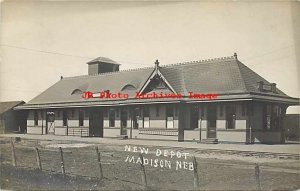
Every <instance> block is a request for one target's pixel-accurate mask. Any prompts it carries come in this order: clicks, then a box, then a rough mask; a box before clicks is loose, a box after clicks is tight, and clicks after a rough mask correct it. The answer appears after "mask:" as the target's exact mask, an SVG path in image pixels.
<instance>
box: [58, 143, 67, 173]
mask: <svg viewBox="0 0 300 191" xmlns="http://www.w3.org/2000/svg"><path fill="white" fill-rule="evenodd" d="M59 153H60V163H61V173H62V175H63V177H64V178H65V173H66V172H65V166H64V156H63V151H62V148H61V147H59Z"/></svg>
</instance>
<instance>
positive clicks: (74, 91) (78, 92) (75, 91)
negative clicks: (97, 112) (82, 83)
mask: <svg viewBox="0 0 300 191" xmlns="http://www.w3.org/2000/svg"><path fill="white" fill-rule="evenodd" d="M82 93H83V92H82V91H81V90H80V89H75V90H73V91H72V93H71V95H73V94H80V95H81V94H82Z"/></svg>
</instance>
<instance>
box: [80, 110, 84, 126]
mask: <svg viewBox="0 0 300 191" xmlns="http://www.w3.org/2000/svg"><path fill="white" fill-rule="evenodd" d="M83 119H84V112H83V110H81V109H80V110H79V126H83Z"/></svg>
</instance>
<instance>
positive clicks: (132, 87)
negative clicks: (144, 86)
mask: <svg viewBox="0 0 300 191" xmlns="http://www.w3.org/2000/svg"><path fill="white" fill-rule="evenodd" d="M124 90H136V87H134V85H132V84H127V85H125V86H124V87H123V88H122V90H121V91H124Z"/></svg>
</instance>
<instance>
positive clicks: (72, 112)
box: [71, 109, 74, 118]
mask: <svg viewBox="0 0 300 191" xmlns="http://www.w3.org/2000/svg"><path fill="white" fill-rule="evenodd" d="M71 117H72V118H73V117H74V109H71Z"/></svg>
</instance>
